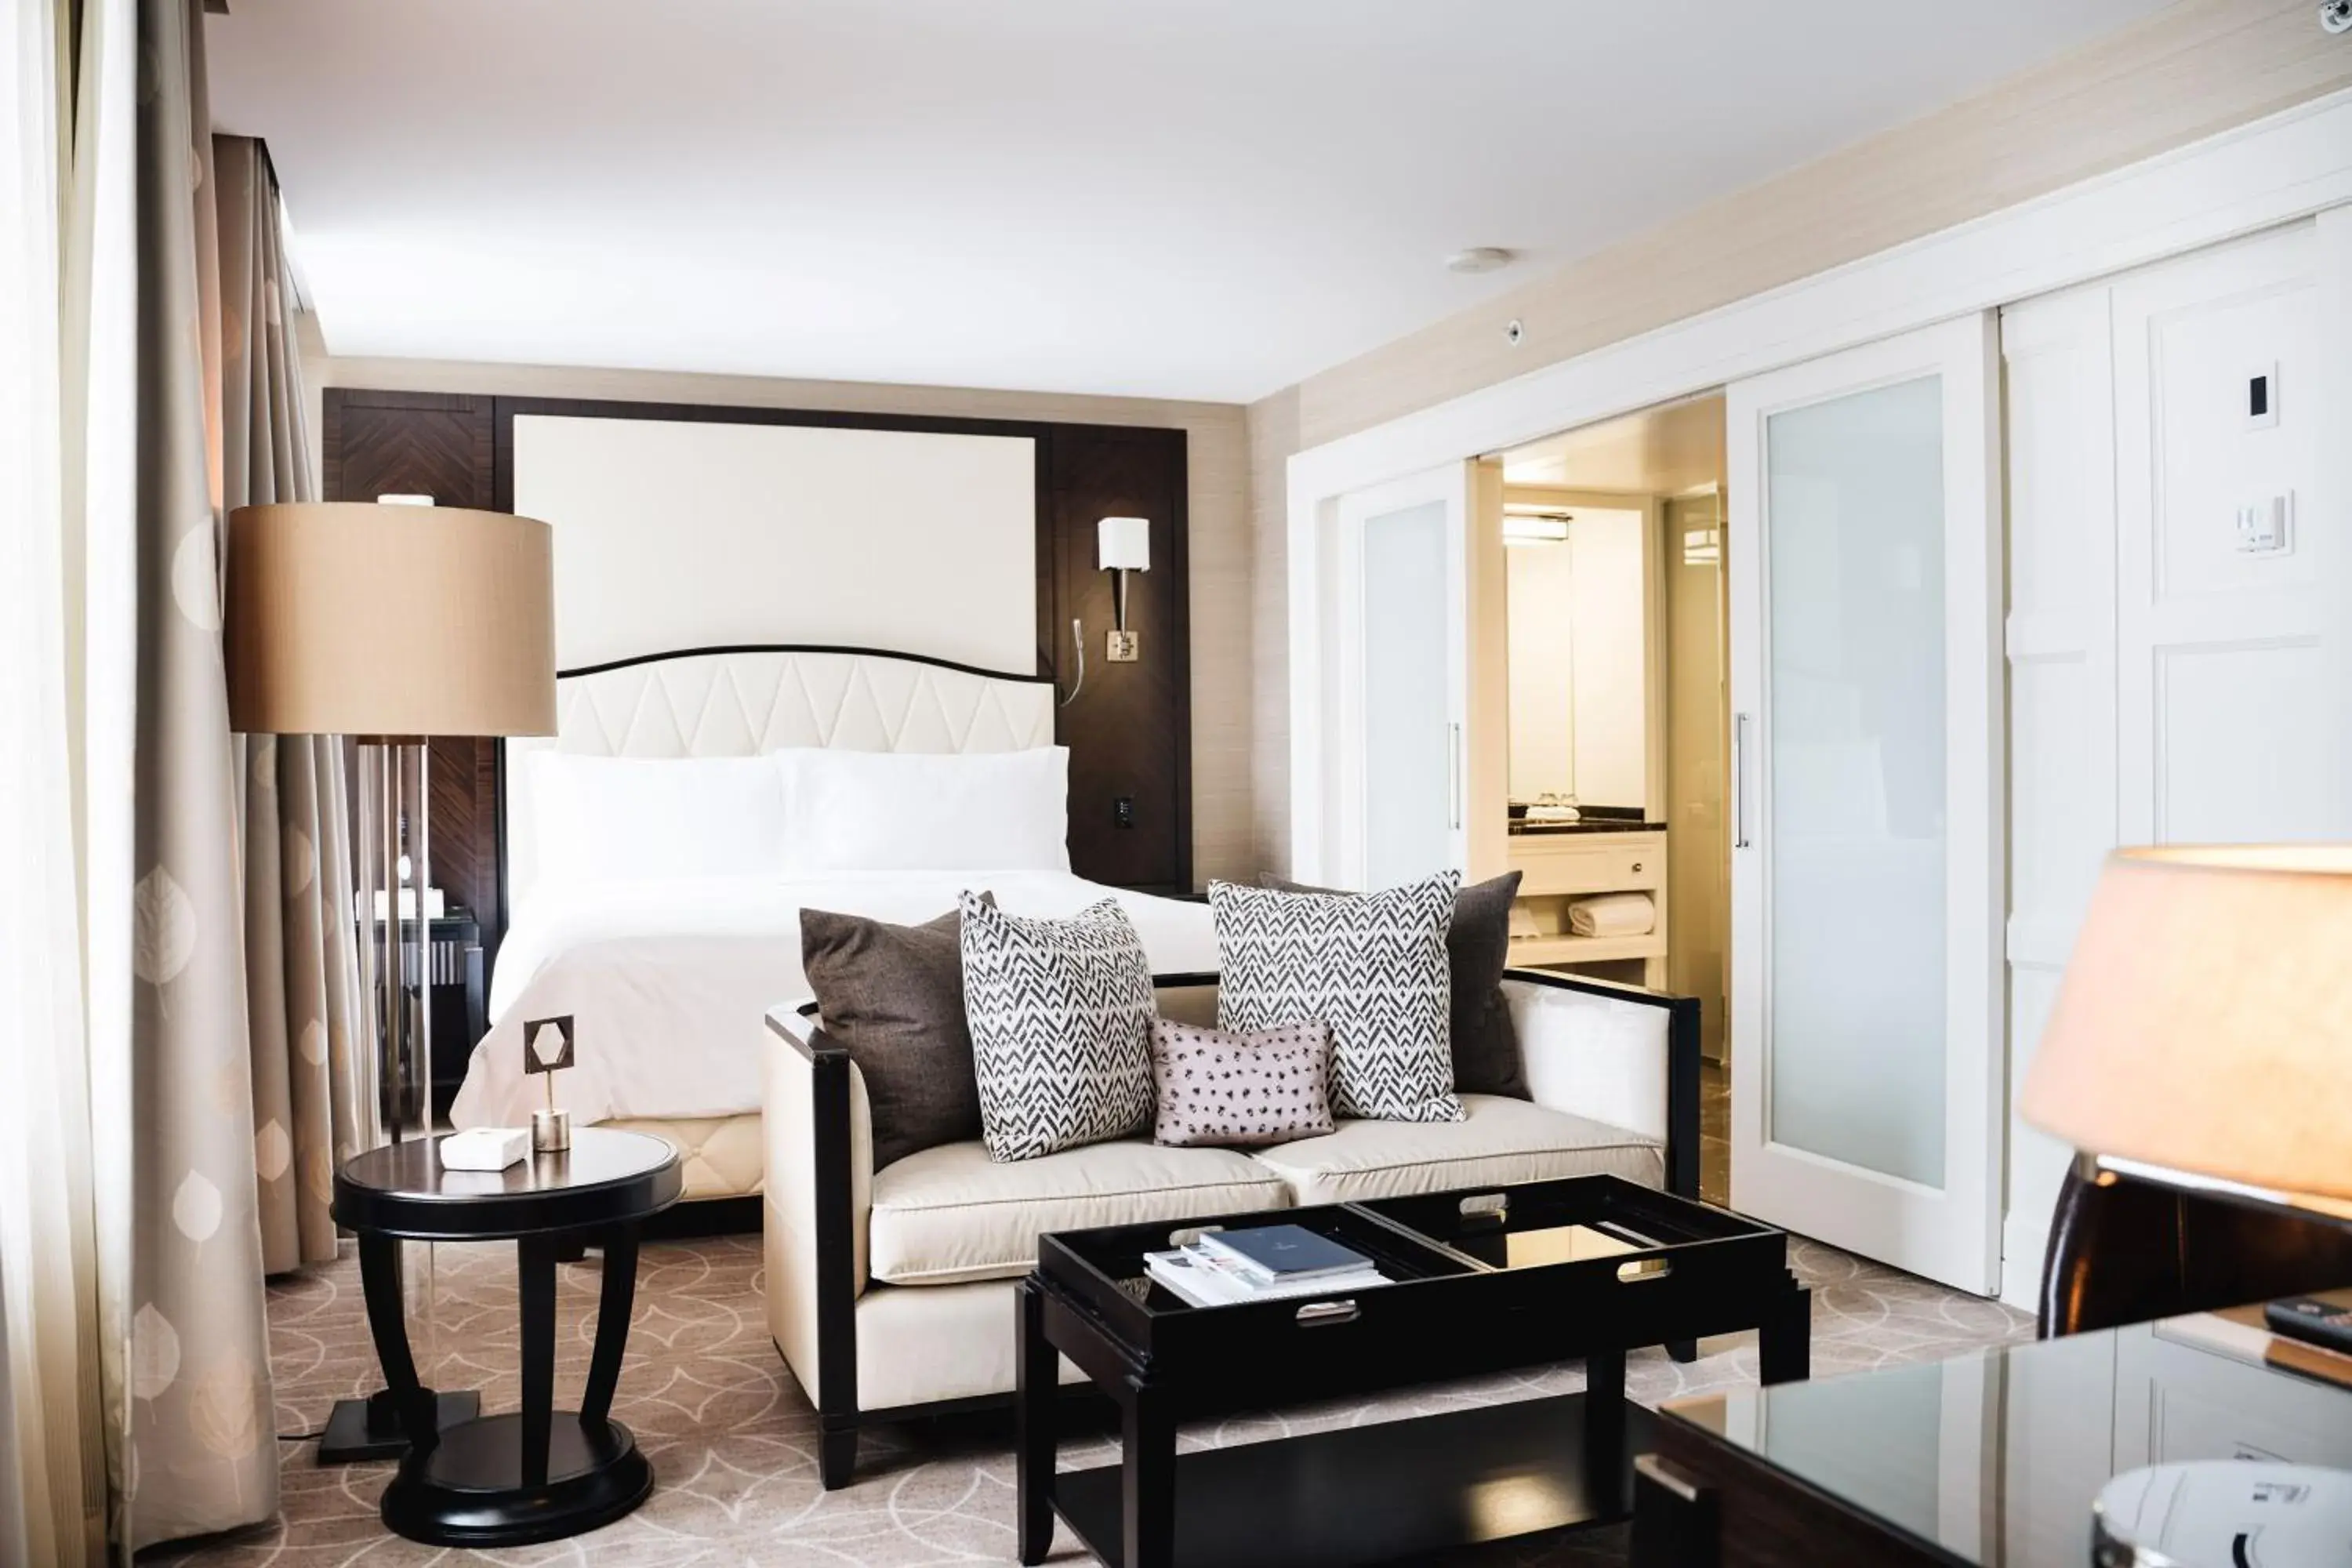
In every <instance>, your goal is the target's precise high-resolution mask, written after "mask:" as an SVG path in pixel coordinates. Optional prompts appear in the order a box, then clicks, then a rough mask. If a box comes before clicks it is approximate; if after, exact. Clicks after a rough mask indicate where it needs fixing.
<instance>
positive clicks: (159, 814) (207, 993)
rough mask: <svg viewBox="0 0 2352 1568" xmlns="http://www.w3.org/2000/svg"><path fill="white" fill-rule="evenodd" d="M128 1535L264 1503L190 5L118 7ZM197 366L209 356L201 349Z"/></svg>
mask: <svg viewBox="0 0 2352 1568" xmlns="http://www.w3.org/2000/svg"><path fill="white" fill-rule="evenodd" d="M139 35H140V38H139V41H140V59H139V69H140V82H139V115H138V121H139V129H138V142H137V147H136V153H135V160H136V163H137V186H138V195H137V203H136V209H135V210H136V224H137V234H138V248H139V262H138V279H139V282H138V322H137V340H138V346H137V353H138V373H137V405H138V408H137V419H138V454H139V455H138V477H137V491H138V499H137V507H136V538H135V549H136V552H137V570H138V577H139V605H138V616H137V640H138V655H137V664H138V673H137V687H136V696H135V704H134V712H135V724H136V759H137V760H136V763H135V766H134V771H133V775H132V790H131V812H132V819H133V824H132V836H133V846H134V847H133V856H134V868H135V871H136V875H137V878H138V886H137V889H136V905H135V929H134V932H133V939H134V945H133V958H132V963H133V968H134V971H135V973H136V984H135V985H134V987H133V994H132V1005H131V1083H132V1091H131V1144H132V1159H133V1162H134V1166H135V1169H134V1172H133V1175H132V1191H133V1197H132V1204H133V1208H132V1214H133V1221H132V1236H131V1300H132V1303H133V1306H132V1310H131V1364H130V1368H129V1384H130V1386H129V1388H128V1389H127V1390H124V1391H123V1392H124V1393H125V1394H127V1395H128V1396H129V1399H130V1432H131V1436H130V1444H129V1451H128V1453H127V1455H126V1456H125V1458H124V1461H123V1463H122V1466H121V1473H120V1474H119V1475H117V1477H116V1478H115V1479H116V1484H117V1488H118V1495H119V1497H120V1500H121V1506H122V1507H123V1508H124V1509H126V1510H127V1511H128V1523H127V1526H126V1528H125V1530H124V1533H125V1534H126V1535H127V1537H128V1543H129V1544H130V1545H131V1546H132V1547H134V1548H136V1547H140V1546H144V1545H147V1544H149V1543H151V1542H158V1541H168V1540H173V1539H175V1538H178V1537H181V1536H187V1535H196V1534H202V1533H205V1532H207V1531H218V1530H226V1529H230V1528H233V1527H235V1526H237V1525H241V1524H246V1523H249V1522H252V1521H256V1520H258V1519H264V1518H267V1517H268V1515H269V1514H270V1513H272V1512H273V1511H275V1510H276V1508H277V1506H278V1454H277V1447H278V1444H277V1440H276V1436H275V1432H274V1427H273V1426H272V1421H273V1408H272V1401H271V1397H270V1386H269V1363H268V1325H267V1323H266V1321H265V1320H264V1315H263V1301H262V1291H261V1231H260V1226H259V1224H258V1222H257V1208H256V1187H255V1183H254V1177H253V1168H254V1167H253V1159H254V1144H253V1089H252V1082H253V1071H252V1064H251V1061H250V1059H249V1046H248V1039H249V1035H248V1030H247V1005H246V972H245V942H244V940H243V934H244V933H243V923H244V910H243V908H242V900H241V892H240V889H241V884H242V881H243V870H242V868H241V866H240V865H239V863H238V849H237V821H236V789H235V779H236V765H235V758H234V748H233V746H232V744H231V742H230V737H229V731H228V689H227V683H226V676H225V673H224V670H223V668H222V663H221V613H220V605H221V601H220V572H219V564H218V563H219V560H220V521H221V514H220V510H219V500H220V496H219V492H218V490H217V489H216V488H215V475H216V474H217V472H218V470H217V468H216V467H215V462H214V453H215V451H216V450H217V447H215V443H214V431H215V428H216V426H215V421H214V420H213V419H212V418H208V413H209V412H210V411H209V410H208V409H207V407H206V403H207V398H206V396H205V393H206V390H207V385H208V383H209V381H210V379H211V378H210V376H209V375H208V374H207V371H208V369H209V368H210V365H209V364H208V363H207V362H208V355H207V353H206V340H207V338H208V337H209V336H210V335H211V334H210V332H209V331H208V329H209V328H211V327H212V326H213V325H214V317H215V310H216V308H217V301H218V293H217V288H216V283H215V277H214V268H213V258H214V218H213V210H212V208H213V202H212V191H211V177H212V170H211V163H212V150H211V142H212V137H211V116H210V112H209V107H208V105H207V103H206V101H205V75H204V16H203V11H202V0H142V3H141V5H140V7H139ZM215 363H216V362H215Z"/></svg>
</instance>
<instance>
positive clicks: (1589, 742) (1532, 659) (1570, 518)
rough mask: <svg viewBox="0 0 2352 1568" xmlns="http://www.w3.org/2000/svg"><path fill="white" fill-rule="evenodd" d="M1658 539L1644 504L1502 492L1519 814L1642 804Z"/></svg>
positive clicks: (1648, 764) (1628, 808)
mask: <svg viewBox="0 0 2352 1568" xmlns="http://www.w3.org/2000/svg"><path fill="white" fill-rule="evenodd" d="M1653 533H1654V516H1653V509H1652V508H1651V507H1650V506H1649V505H1648V504H1646V498H1634V497H1628V498H1616V499H1615V500H1614V504H1609V501H1608V500H1605V499H1604V500H1597V501H1596V502H1595V503H1594V504H1584V503H1583V502H1582V501H1580V500H1570V499H1568V498H1567V497H1565V496H1564V495H1557V494H1549V493H1544V492H1540V491H1536V490H1533V489H1525V488H1521V487H1513V488H1512V489H1509V490H1507V491H1506V492H1505V502H1504V515H1503V542H1504V544H1505V546H1506V548H1505V552H1504V556H1505V561H1506V564H1507V588H1506V592H1507V616H1508V620H1509V625H1510V637H1509V655H1508V658H1509V691H1510V773H1509V790H1510V801H1511V806H1512V813H1513V815H1514V816H1532V817H1536V818H1541V817H1545V816H1564V815H1565V814H1566V813H1567V812H1568V811H1570V810H1575V811H1580V812H1590V813H1594V814H1597V815H1607V816H1631V817H1633V818H1637V819H1638V818H1640V817H1642V816H1643V815H1644V814H1645V811H1646V809H1647V808H1648V806H1649V804H1650V799H1651V790H1652V784H1653V769H1654V766H1655V758H1654V754H1653V753H1654V744H1653V742H1654V737H1653V735H1652V733H1651V723H1650V710H1651V706H1652V699H1651V692H1650V689H1649V688H1650V681H1651V669H1652V665H1653V661H1652V659H1651V658H1650V643H1651V639H1652V636H1653V626H1652V616H1651V610H1650V599H1651V594H1650V589H1649V584H1650V578H1651V576H1652V575H1653V574H1652V571H1651V563H1650V555H1651V544H1650V542H1651V537H1652V535H1653Z"/></svg>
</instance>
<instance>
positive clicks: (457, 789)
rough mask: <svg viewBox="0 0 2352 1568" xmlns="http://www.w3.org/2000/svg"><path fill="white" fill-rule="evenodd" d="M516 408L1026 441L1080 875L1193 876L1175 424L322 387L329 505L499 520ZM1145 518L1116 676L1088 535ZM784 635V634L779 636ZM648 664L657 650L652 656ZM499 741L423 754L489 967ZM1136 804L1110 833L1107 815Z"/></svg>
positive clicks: (508, 500) (509, 500)
mask: <svg viewBox="0 0 2352 1568" xmlns="http://www.w3.org/2000/svg"><path fill="white" fill-rule="evenodd" d="M517 414H573V415H582V416H593V417H600V418H636V419H670V420H698V421H725V422H729V423H742V424H789V425H827V426H851V427H857V428H866V429H876V428H879V429H896V430H936V431H940V432H945V433H950V434H963V435H1002V436H1021V437H1029V438H1031V439H1033V440H1034V441H1035V442H1036V443H1037V574H1038V665H1037V668H1038V670H1039V672H1040V673H1048V672H1050V673H1051V674H1052V675H1054V677H1055V679H1056V681H1057V682H1058V685H1059V689H1060V690H1061V691H1063V692H1067V691H1068V690H1070V689H1071V687H1072V685H1073V684H1074V683H1075V682H1076V679H1077V661H1076V653H1075V650H1074V649H1073V648H1072V647H1071V644H1070V619H1071V617H1072V616H1078V617H1080V618H1081V619H1082V620H1083V621H1084V622H1085V625H1086V633H1087V656H1086V665H1087V675H1086V684H1085V686H1084V688H1083V689H1081V690H1080V691H1079V693H1078V697H1077V700H1076V701H1074V702H1072V703H1070V704H1069V705H1068V706H1067V707H1065V708H1063V709H1062V710H1060V712H1059V714H1058V716H1057V721H1056V731H1057V734H1058V736H1059V738H1060V740H1061V742H1062V743H1063V744H1065V745H1066V746H1068V747H1069V748H1070V858H1071V865H1072V868H1074V869H1075V870H1076V872H1077V873H1078V875H1080V876H1082V877H1087V878H1090V879H1094V880H1096V881H1100V882H1108V883H1112V884H1114V885H1118V886H1123V887H1135V888H1144V889H1150V890H1153V891H1159V892H1182V891H1187V890H1189V889H1191V887H1192V691H1191V668H1192V658H1191V642H1190V627H1189V625H1188V615H1189V605H1190V597H1191V596H1190V591H1189V586H1188V584H1187V574H1186V563H1185V527H1186V519H1185V513H1184V499H1185V492H1186V484H1187V476H1186V460H1187V459H1186V451H1185V439H1184V433H1183V432H1182V431H1181V430H1157V429H1133V428H1126V427H1118V426H1081V425H1048V424H1035V423H1026V422H1016V421H1006V420H975V419H951V418H934V417H917V416H886V415H870V416H869V415H856V414H842V413H837V412H832V411H799V410H784V409H765V408H763V409H747V408H725V407H716V406H711V405H678V404H644V403H601V402H591V401H585V400H578V399H546V398H507V397H498V398H493V397H475V396H464V395H444V394H432V393H391V392H368V391H359V390H352V389H345V388H331V389H329V391H328V392H327V394H326V407H325V415H326V418H325V428H324V430H323V431H322V436H323V437H324V441H323V445H324V457H325V468H326V489H327V499H329V500H373V499H374V498H375V497H376V496H378V495H383V494H394V493H421V494H426V495H430V496H432V497H434V498H435V500H436V501H437V502H438V503H439V504H440V505H443V506H467V507H478V508H482V509H485V510H511V509H512V506H513V494H514V476H513V471H512V460H513V428H514V416H516V415H517ZM1111 516H1140V517H1149V518H1150V519H1151V524H1152V527H1151V570H1150V572H1147V573H1141V574H1132V575H1130V577H1129V597H1128V626H1129V629H1131V630H1134V631H1136V632H1139V634H1140V635H1141V638H1142V647H1141V653H1142V657H1141V658H1140V659H1139V661H1138V662H1137V663H1134V664H1118V665H1115V664H1111V663H1109V662H1108V661H1107V660H1106V659H1105V658H1104V656H1103V634H1104V633H1105V632H1107V631H1108V630H1109V629H1110V626H1111V579H1110V577H1109V576H1108V574H1105V573H1103V572H1101V571H1099V570H1097V567H1096V564H1095V523H1096V521H1097V519H1099V518H1103V517H1111ZM787 630H788V628H779V634H778V640H779V641H783V640H789V639H788V637H787V636H786V635H785V634H786V631H787ZM646 651H648V652H650V651H654V650H650V649H648V650H646ZM498 790H499V770H498V747H497V744H496V742H471V741H436V742H434V743H433V780H432V802H431V804H432V813H433V820H432V825H431V826H432V842H433V869H434V878H435V880H436V881H437V882H438V883H440V885H441V886H442V887H444V888H445V889H447V890H448V891H449V894H450V896H451V897H452V898H454V899H456V900H458V901H459V902H461V903H463V904H465V905H466V906H467V908H469V909H471V910H473V911H474V912H475V914H476V915H477V916H478V918H479V919H480V921H481V922H482V927H483V939H484V943H485V945H486V947H488V950H489V956H490V958H491V959H492V960H493V961H495V959H496V957H497V945H498V941H499V936H500V934H502V933H503V931H505V927H506V913H507V911H506V910H505V907H504V904H503V901H502V898H501V891H500V880H499V863H500V847H499V842H498ZM1121 801H1127V802H1129V803H1131V809H1130V811H1129V817H1130V818H1131V822H1132V826H1121V825H1120V822H1119V809H1118V803H1119V802H1121Z"/></svg>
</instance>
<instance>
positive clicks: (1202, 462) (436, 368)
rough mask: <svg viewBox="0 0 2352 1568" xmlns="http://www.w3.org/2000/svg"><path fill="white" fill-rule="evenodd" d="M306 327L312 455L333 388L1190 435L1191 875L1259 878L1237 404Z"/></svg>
mask: <svg viewBox="0 0 2352 1568" xmlns="http://www.w3.org/2000/svg"><path fill="white" fill-rule="evenodd" d="M301 326H302V331H301V333H300V335H301V338H302V341H303V342H304V345H305V348H306V350H307V351H308V353H307V356H306V363H305V365H304V372H305V378H306V384H307V385H308V387H309V389H310V399H311V406H310V432H311V442H312V445H313V447H314V454H313V456H314V458H315V456H316V453H315V447H316V445H317V442H318V440H319V433H320V429H321V428H322V424H323V422H322V420H321V419H320V394H321V392H322V391H323V390H324V389H325V388H327V387H330V386H352V387H371V388H375V389H378V390H383V391H415V392H462V393H478V394H504V395H512V396H529V397H590V398H607V399H620V400H638V401H644V402H653V403H712V404H730V405H741V406H747V407H775V408H824V409H838V410H844V411H848V412H855V413H861V414H865V413H871V414H922V415H939V416H952V417H964V418H988V419H1040V420H1063V421H1069V422H1072V423H1085V424H1097V425H1149V426H1166V427H1174V428H1178V429H1181V430H1182V431H1184V432H1185V434H1186V437H1187V444H1188V447H1189V452H1190V458H1191V469H1192V473H1191V492H1190V498H1189V512H1190V524H1191V535H1190V539H1189V545H1190V550H1191V556H1192V873H1193V876H1194V878H1195V879H1199V880H1201V881H1202V882H1206V881H1207V879H1210V878H1212V877H1221V878H1234V879H1242V880H1248V879H1250V878H1251V877H1252V876H1253V875H1254V874H1255V870H1256V868H1257V867H1258V865H1259V863H1260V862H1259V855H1258V845H1259V841H1260V838H1261V837H1262V827H1261V825H1260V823H1259V822H1258V821H1257V819H1256V817H1255V815H1254V812H1253V806H1252V803H1253V797H1254V793H1255V792H1254V788H1253V778H1252V767H1253V756H1254V752H1253V747H1252V743H1251V742H1252V731H1253V718H1254V712H1255V705H1256V703H1257V701H1258V700H1259V697H1260V689H1259V685H1258V684H1255V683H1254V678H1253V674H1252V654H1253V649H1252V634H1253V628H1254V627H1255V626H1258V625H1260V624H1264V621H1265V616H1264V607H1263V606H1262V605H1258V604H1257V603H1256V602H1255V600H1254V599H1253V597H1252V592H1253V587H1252V584H1253V577H1254V573H1253V571H1252V564H1253V550H1254V546H1255V541H1254V540H1253V537H1252V534H1251V531H1250V527H1249V515H1250V506H1249V490H1250V484H1251V476H1250V469H1249V461H1248V456H1247V453H1248V445H1247V438H1246V436H1245V433H1244V411H1243V410H1242V409H1241V408H1239V407H1237V406H1234V405H1227V404H1213V403H1177V402H1162V401H1158V400H1153V399H1145V398H1114V397H1082V396H1076V395H1058V394H1051V393H1028V392H991V391H977V390H970V389H965V388H958V387H934V386H890V385H882V384H867V383H857V382H824V381H784V380H771V379H768V378H764V377H751V376H723V375H690V374H675V373H670V372H656V371H627V370H583V369H573V368H567V367H563V366H551V365H502V364H478V363H463V362H456V361H446V360H399V359H359V358H349V357H337V356H333V355H331V354H328V353H325V352H324V350H323V348H322V347H321V345H320V342H319V336H318V331H317V329H316V326H315V324H314V323H312V322H310V321H308V320H306V321H304V322H303V323H301ZM1274 624H1276V626H1279V624H1280V623H1279V621H1278V620H1277V621H1276V623H1274ZM1279 798H1286V795H1285V796H1282V797H1279Z"/></svg>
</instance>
